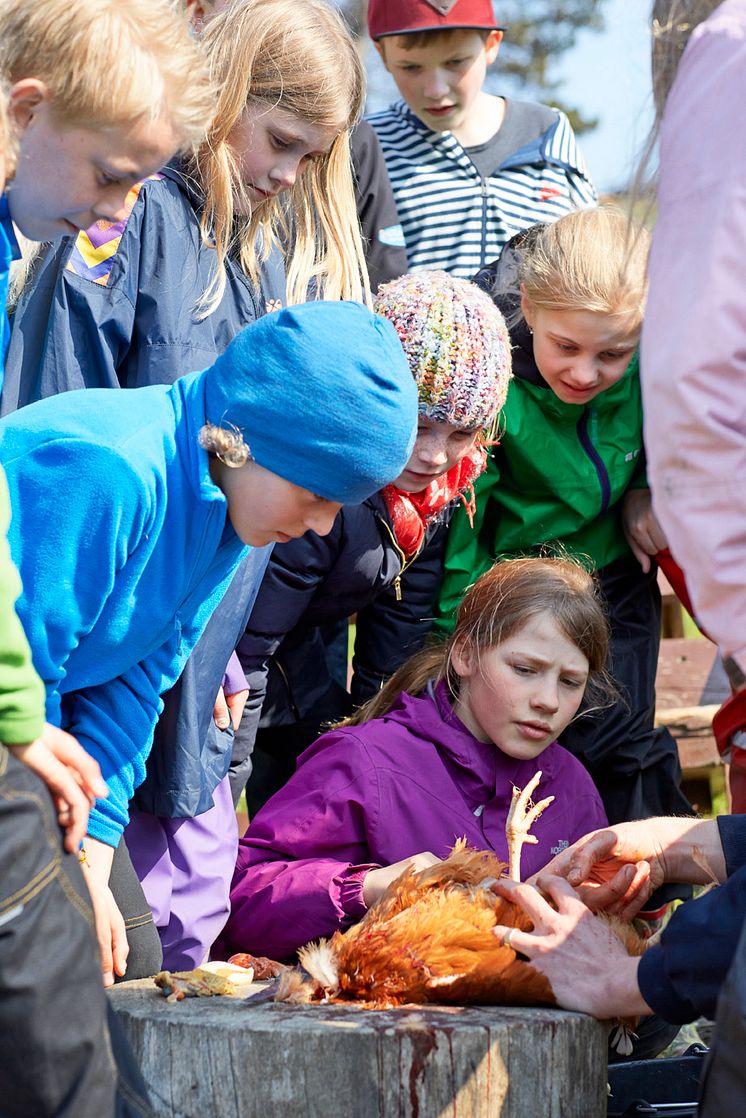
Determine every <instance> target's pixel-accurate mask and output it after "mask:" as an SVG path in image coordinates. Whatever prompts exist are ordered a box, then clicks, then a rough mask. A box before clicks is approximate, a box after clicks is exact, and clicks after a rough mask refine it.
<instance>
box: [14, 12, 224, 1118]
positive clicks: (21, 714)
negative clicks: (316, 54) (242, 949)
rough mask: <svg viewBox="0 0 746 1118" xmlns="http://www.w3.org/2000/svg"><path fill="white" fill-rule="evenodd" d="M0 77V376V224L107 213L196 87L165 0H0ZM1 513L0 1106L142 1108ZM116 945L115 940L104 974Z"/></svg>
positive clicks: (118, 209) (174, 141)
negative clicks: (111, 1009)
mask: <svg viewBox="0 0 746 1118" xmlns="http://www.w3.org/2000/svg"><path fill="white" fill-rule="evenodd" d="M0 90H2V97H1V98H0V300H1V301H2V306H0V374H1V373H2V367H3V361H4V357H5V348H6V344H7V333H8V332H7V321H6V318H5V312H4V302H5V291H6V287H7V274H8V267H9V264H10V261H11V260H12V259H13V258H16V257H17V256H18V247H17V244H16V240H15V236H14V227H13V226H14V224H15V226H16V227H17V228H19V229H20V231H21V232H22V233H23V234H24V235H25V236H26V237H28V238H30V239H32V240H53V239H55V238H56V237H58V236H60V235H64V234H68V233H73V232H77V231H78V229H81V228H86V227H88V226H90V225H91V224H93V222H94V221H97V220H99V219H104V220H117V219H119V218H120V217H121V216H123V206H124V200H125V197H126V195H127V193H128V191H129V190H130V188H131V187H132V185H133V183H134V182H137V181H138V180H139V179H141V178H143V177H144V176H146V175H148V174H151V173H152V172H153V171H156V170H157V169H158V168H159V167H160V166H161V165H162V164H163V163H164V162H165V161H166V160H168V159H169V158H170V157H171V156H172V155H173V154H174V152H175V151H176V150H177V149H180V148H183V147H185V146H187V145H188V144H189V143H191V142H192V141H194V140H196V139H198V138H199V137H200V135H201V134H202V132H203V131H204V129H205V127H206V125H207V123H208V120H209V115H210V103H211V96H210V90H209V85H208V80H207V76H206V71H205V68H204V65H203V63H202V61H201V57H200V55H199V52H198V49H197V48H196V47H195V46H194V44H193V43H192V42H191V41H190V39H189V37H188V35H187V32H186V29H185V27H184V25H183V20H182V19H181V18H180V17H179V15H178V13H175V12H174V11H173V10H172V9H171V7H170V6H169V4H168V0H74V3H70V0H2V2H0ZM6 92H7V119H6V98H5V94H6ZM6 168H7V170H8V172H11V173H12V174H13V177H12V180H11V182H10V183H9V184H8V190H7V193H5V194H3V193H2V189H3V186H4V185H5V174H6ZM11 219H12V221H11ZM65 499H66V495H65V494H62V493H61V494H60V501H64V500H65ZM72 499H74V497H73V498H72ZM7 516H8V504H7V487H6V485H5V480H4V477H0V740H1V741H2V742H3V743H6V744H7V745H10V746H11V748H10V749H8V748H6V744H0V928H1V934H0V1033H1V1034H2V1036H3V1038H4V1041H3V1043H4V1053H3V1059H2V1060H1V1061H0V1099H2V1100H3V1101H2V1104H0V1109H2V1113H3V1116H4V1118H26V1116H28V1115H32V1114H33V1115H34V1118H51V1116H53V1115H54V1116H55V1118H61V1116H63V1115H70V1116H72V1115H75V1118H110V1116H113V1115H114V1112H115V1106H116V1105H117V1104H116V1103H115V1094H117V1093H118V1092H119V1093H121V1097H122V1098H124V1097H126V1098H127V1100H128V1101H127V1106H128V1109H127V1113H128V1114H132V1115H135V1114H140V1113H143V1114H144V1113H145V1112H146V1104H145V1103H144V1101H143V1100H144V1087H143V1085H142V1083H141V1081H139V1078H138V1077H137V1074H136V1072H134V1071H133V1070H132V1069H131V1066H130V1068H128V1069H127V1070H126V1072H123V1071H122V1069H120V1071H119V1076H117V1068H116V1066H115V1057H118V1055H119V1052H120V1050H121V1046H122V1040H121V1038H120V1037H118V1036H116V1035H115V1034H112V1035H111V1036H110V1035H109V1031H108V1028H107V1022H106V1014H107V1006H106V999H105V996H104V991H103V986H102V984H101V963H100V961H99V958H98V952H97V950H96V941H95V936H94V931H93V915H92V913H91V908H90V898H89V897H88V896H87V890H86V884H85V883H84V877H83V875H82V873H81V867H80V866H79V865H78V860H77V853H76V851H77V847H78V845H79V841H80V836H81V835H82V834H83V833H84V832H85V827H86V821H87V816H88V807H89V804H90V803H91V802H92V801H93V797H94V796H96V795H98V796H102V795H106V793H107V789H106V786H105V785H103V784H102V781H101V775H100V772H99V768H98V765H97V764H96V763H95V761H93V760H92V759H91V758H90V757H89V756H88V755H87V754H85V753H84V752H83V750H82V749H81V747H80V746H79V745H78V744H77V742H75V740H74V739H72V738H70V736H69V735H67V734H65V733H63V731H61V730H58V729H56V728H54V727H47V728H46V730H44V729H43V724H44V689H43V685H42V683H41V681H40V680H39V679H38V677H37V676H36V673H35V672H34V670H33V667H32V665H31V659H30V653H29V649H28V645H27V643H26V640H25V638H24V636H23V633H22V631H21V628H20V624H19V623H18V619H17V617H16V615H15V611H14V608H13V602H14V599H15V596H16V595H17V593H18V589H19V583H18V577H17V574H16V572H15V570H14V568H13V567H12V564H11V562H10V557H9V553H8V549H7V543H6V540H5V529H6V528H7ZM60 592H63V591H62V590H61V591H60ZM39 734H41V736H37V735H39ZM32 739H35V740H32ZM21 761H23V762H24V763H23V764H21V763H20V762H21ZM39 778H41V779H39ZM42 782H43V783H42ZM45 784H46V786H47V787H46V788H45ZM50 792H51V797H50V794H49V793H50ZM60 826H61V827H62V828H63V830H64V831H65V839H64V844H63V839H62V836H61V834H60V831H59V827H60ZM83 868H84V869H85V867H83ZM125 945H126V940H125ZM107 949H108V953H109V963H108V966H109V969H110V970H112V969H113V966H112V962H111V945H110V944H109V945H108V948H107ZM125 957H126V946H125V948H124V950H123V952H122V957H121V958H120V959H119V969H120V972H123V971H124V966H125ZM118 1080H119V1085H117V1081H118ZM138 1096H139V1098H138ZM117 1113H120V1110H119V1109H117Z"/></svg>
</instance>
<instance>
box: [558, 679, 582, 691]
mask: <svg viewBox="0 0 746 1118" xmlns="http://www.w3.org/2000/svg"><path fill="white" fill-rule="evenodd" d="M562 683H564V685H565V687H572V688H573V690H577V688H578V687H583V686H584V684H583V683H581V682H580V680H579V679H571V678H569V677H567V678H565V679H563V680H562Z"/></svg>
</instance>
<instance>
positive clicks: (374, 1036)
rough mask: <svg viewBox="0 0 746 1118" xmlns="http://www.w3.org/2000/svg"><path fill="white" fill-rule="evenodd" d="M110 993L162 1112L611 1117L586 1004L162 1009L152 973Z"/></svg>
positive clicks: (215, 1116)
mask: <svg viewBox="0 0 746 1118" xmlns="http://www.w3.org/2000/svg"><path fill="white" fill-rule="evenodd" d="M266 985H267V984H266V983H257V984H256V989H257V990H259V989H263V988H265V987H266ZM108 996H109V997H110V998H111V1001H112V1005H113V1008H114V1010H115V1012H116V1014H117V1016H118V1018H119V1021H120V1022H121V1024H122V1025H123V1027H124V1030H125V1032H126V1033H127V1036H128V1037H129V1040H130V1042H131V1044H132V1046H133V1049H134V1052H135V1056H136V1058H137V1061H138V1063H139V1065H140V1069H141V1071H142V1074H143V1077H144V1079H145V1082H146V1083H147V1085H148V1088H149V1090H150V1092H151V1102H152V1105H153V1109H154V1110H155V1113H156V1114H157V1115H158V1116H159V1118H446V1116H447V1118H604V1116H605V1115H606V1098H607V1093H606V1060H607V1033H606V1029H605V1028H604V1026H603V1025H601V1024H599V1022H598V1021H595V1020H593V1018H591V1017H587V1016H585V1015H584V1014H581V1013H567V1012H565V1011H564V1010H558V1009H537V1008H530V1009H529V1008H527V1009H523V1008H508V1007H499V1006H468V1007H466V1008H463V1009H462V1008H458V1007H438V1006H429V1005H427V1006H412V1007H411V1008H410V1007H402V1008H400V1009H387V1010H367V1009H361V1008H359V1007H357V1006H354V1005H349V1006H348V1005H310V1006H288V1005H282V1004H275V1003H273V1002H265V1003H262V1004H256V1005H251V1004H248V1005H247V1004H245V1003H244V1002H243V1001H242V1000H241V999H237V998H188V999H186V1000H184V1001H181V1002H178V1003H177V1004H171V1005H170V1004H168V1003H167V1002H166V1000H165V998H164V997H163V995H162V994H161V993H159V991H157V990H156V988H155V986H154V985H153V982H152V980H151V979H143V980H142V981H140V982H124V983H120V984H118V985H117V986H115V987H114V988H113V989H111V990H109V991H108Z"/></svg>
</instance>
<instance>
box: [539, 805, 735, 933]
mask: <svg viewBox="0 0 746 1118" xmlns="http://www.w3.org/2000/svg"><path fill="white" fill-rule="evenodd" d="M546 874H550V875H551V874H557V875H559V876H560V877H564V878H566V879H567V881H568V882H569V883H570V885H574V886H577V887H578V892H579V895H580V896H581V897H582V899H583V901H584V902H585V903H586V904H587V905H588V907H589V908H591V909H592V910H593V911H596V912H598V911H601V910H604V911H606V912H609V913H612V914H616V915H618V916H620V917H621V918H622V919H623V920H630V919H631V918H632V917H633V916H634V915H635V914H636V913H637V912H638V911H639V909H640V908H641V907H642V906H643V904H644V903H645V901H646V900H647V899H648V897H649V896H650V894H651V893H652V892H653V891H654V890H655V889H657V888H658V886H659V885H661V884H663V882H664V881H680V882H686V883H687V884H690V885H704V884H710V883H711V882H712V881H713V880H715V881H724V880H725V877H726V868H725V855H724V854H723V846H722V843H721V841H720V832H719V830H718V826H717V823H716V822H715V820H713V819H695V818H691V817H687V816H684V817H676V816H657V817H654V818H652V819H638V820H634V821H633V822H631V823H616V824H615V825H614V826H613V827H606V828H604V829H603V830H599V831H592V832H591V833H590V834H589V835H586V836H585V837H584V838H582V839H579V840H578V841H577V842H576V843H574V844H573V845H572V846H569V847H568V848H567V849H566V850H563V851H562V853H561V854H558V855H557V856H556V857H555V858H553V859H552V861H551V862H549V863H548V865H546V866H545V867H544V869H543V870H541V871H540V873H538V874H536V875H535V876H534V877H533V878H532V879H531V880H532V882H534V883H535V884H537V885H538V886H539V888H543V879H544V876H545V875H546Z"/></svg>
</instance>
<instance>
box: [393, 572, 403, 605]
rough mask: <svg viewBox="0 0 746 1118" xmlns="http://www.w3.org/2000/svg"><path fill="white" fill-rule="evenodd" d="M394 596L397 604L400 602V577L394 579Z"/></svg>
mask: <svg viewBox="0 0 746 1118" xmlns="http://www.w3.org/2000/svg"><path fill="white" fill-rule="evenodd" d="M394 594H395V595H396V600H397V602H400V601H401V575H397V576H396V578H395V579H394Z"/></svg>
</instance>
